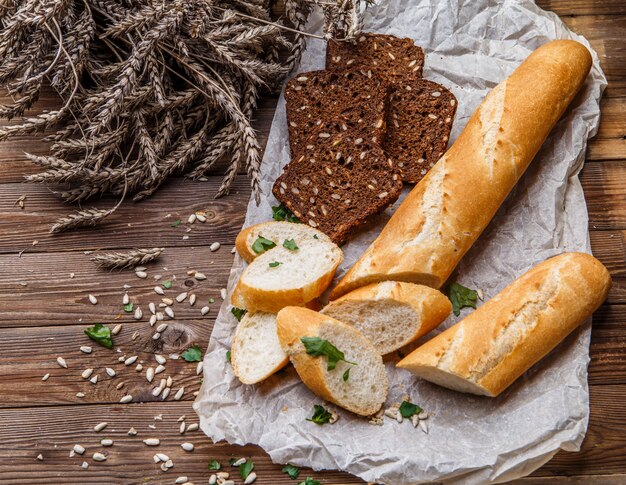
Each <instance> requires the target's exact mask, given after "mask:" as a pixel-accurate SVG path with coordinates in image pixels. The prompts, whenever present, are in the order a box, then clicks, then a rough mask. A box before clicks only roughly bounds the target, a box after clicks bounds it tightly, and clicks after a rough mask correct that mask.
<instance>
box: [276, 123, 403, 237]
mask: <svg viewBox="0 0 626 485" xmlns="http://www.w3.org/2000/svg"><path fill="white" fill-rule="evenodd" d="M401 191H402V179H401V178H400V175H399V173H398V171H397V169H396V168H395V166H394V164H393V162H392V161H391V160H388V159H387V157H386V156H385V153H384V152H383V150H382V148H380V146H379V145H377V144H375V143H373V142H371V141H370V140H366V139H363V138H361V137H360V136H359V135H357V134H355V132H354V131H352V130H349V129H347V127H346V125H344V124H342V123H338V122H330V123H323V124H322V125H321V127H320V128H319V130H318V132H317V133H315V134H314V135H313V136H311V137H310V138H309V139H308V141H307V143H306V145H305V147H304V148H303V150H302V152H301V153H300V155H299V156H298V157H297V158H296V159H294V160H292V162H291V163H290V164H289V165H287V167H286V168H285V171H284V172H283V174H282V175H281V176H280V177H278V179H277V180H276V182H275V183H274V188H273V193H274V196H275V197H276V198H277V199H278V200H279V201H281V202H282V203H283V204H284V205H285V206H287V208H289V210H291V211H292V212H293V213H294V214H295V215H296V217H298V218H299V219H300V221H302V222H305V223H307V224H309V225H310V226H312V227H315V228H318V229H319V230H321V231H323V232H324V233H326V234H327V235H328V236H329V237H330V238H331V239H332V240H333V241H334V242H335V243H337V244H341V243H342V242H343V241H345V240H346V238H347V237H348V235H349V234H350V233H351V232H352V231H353V230H355V229H356V228H357V227H358V226H360V225H362V224H363V223H364V222H365V221H366V219H367V218H368V217H370V216H372V215H374V214H378V213H380V212H382V211H383V210H384V209H385V208H386V207H387V206H389V205H390V204H392V203H393V202H394V201H395V200H396V199H397V198H398V197H399V196H400V192H401Z"/></svg>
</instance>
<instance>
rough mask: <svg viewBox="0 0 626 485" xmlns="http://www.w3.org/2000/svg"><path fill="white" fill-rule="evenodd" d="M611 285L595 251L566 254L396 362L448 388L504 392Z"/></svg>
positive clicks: (575, 324)
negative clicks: (594, 254) (590, 253)
mask: <svg viewBox="0 0 626 485" xmlns="http://www.w3.org/2000/svg"><path fill="white" fill-rule="evenodd" d="M610 287H611V277H610V276H609V272H608V271H607V269H606V268H605V267H604V266H603V265H602V263H600V261H598V260H597V259H596V258H594V257H593V256H591V255H589V254H584V253H564V254H561V255H559V256H556V257H553V258H551V259H548V260H547V261H544V262H543V263H541V264H539V265H537V266H535V267H534V268H532V269H531V270H530V271H528V272H527V273H525V274H524V275H522V276H521V277H519V278H518V279H517V280H515V281H514V282H513V283H511V284H510V285H509V286H507V287H506V288H505V289H504V290H502V291H501V292H500V293H498V295H496V296H494V297H493V298H492V299H491V300H489V301H488V302H487V303H485V304H484V305H483V306H481V307H480V308H479V309H478V310H476V311H475V312H473V313H471V314H470V315H469V316H468V317H466V318H465V319H463V320H461V321H460V322H459V323H457V324H456V325H454V326H453V327H451V328H449V329H448V330H446V331H445V332H443V333H441V334H439V335H437V336H436V337H435V338H433V339H432V340H430V341H428V342H426V343H425V344H424V345H422V346H421V347H419V348H418V349H416V350H415V351H413V352H412V353H411V354H409V355H408V356H407V357H405V358H404V359H402V360H401V361H400V362H398V364H397V366H398V367H400V368H402V369H406V370H408V371H410V372H412V373H413V374H415V375H417V376H418V377H421V378H423V379H426V380H429V381H432V382H434V383H436V384H439V385H441V386H444V387H447V388H449V389H454V390H457V391H462V392H469V393H472V394H481V395H486V396H492V397H493V396H497V395H498V394H500V393H501V392H502V391H503V390H504V389H506V388H507V387H508V386H510V385H511V384H512V383H513V382H514V381H515V380H516V379H517V378H518V377H519V376H521V375H522V374H523V373H524V372H526V371H527V370H528V369H529V368H530V367H531V366H533V365H534V364H535V363H536V362H538V361H539V360H540V359H541V358H543V357H544V356H545V355H546V354H548V352H550V351H551V350H552V349H554V348H555V347H556V346H557V345H558V344H559V343H560V342H561V341H562V340H563V339H564V338H565V337H566V336H567V335H569V334H570V333H571V332H572V331H573V330H574V329H575V328H576V327H578V325H580V324H581V323H582V322H583V321H584V320H585V319H586V318H587V317H589V316H590V315H591V314H592V313H593V312H594V311H595V310H596V309H597V308H598V307H599V306H600V305H601V304H602V302H603V301H604V300H605V299H606V297H607V294H608V292H609V288H610Z"/></svg>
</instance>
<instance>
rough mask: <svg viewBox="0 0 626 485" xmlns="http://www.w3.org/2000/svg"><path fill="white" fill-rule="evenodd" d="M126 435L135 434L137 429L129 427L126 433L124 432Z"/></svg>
mask: <svg viewBox="0 0 626 485" xmlns="http://www.w3.org/2000/svg"><path fill="white" fill-rule="evenodd" d="M126 434H127V435H128V436H136V435H137V430H136V429H135V428H130V429H129V430H128V433H126Z"/></svg>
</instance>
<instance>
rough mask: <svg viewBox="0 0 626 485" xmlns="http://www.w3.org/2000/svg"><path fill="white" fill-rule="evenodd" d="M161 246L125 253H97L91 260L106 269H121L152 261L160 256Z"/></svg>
mask: <svg viewBox="0 0 626 485" xmlns="http://www.w3.org/2000/svg"><path fill="white" fill-rule="evenodd" d="M162 252H163V248H152V249H133V250H132V251H128V252H126V253H105V254H97V255H96V256H94V257H93V258H91V261H93V262H94V263H95V264H96V265H97V266H99V267H100V268H108V269H123V268H132V267H134V266H139V265H141V264H146V263H149V262H150V261H154V260H155V259H158V257H159V256H161V253H162Z"/></svg>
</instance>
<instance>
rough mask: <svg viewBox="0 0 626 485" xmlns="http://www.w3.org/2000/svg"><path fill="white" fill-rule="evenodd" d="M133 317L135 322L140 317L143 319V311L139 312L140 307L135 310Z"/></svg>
mask: <svg viewBox="0 0 626 485" xmlns="http://www.w3.org/2000/svg"><path fill="white" fill-rule="evenodd" d="M134 317H135V320H141V317H143V311H142V310H141V308H140V307H137V308H135V314H134Z"/></svg>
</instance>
